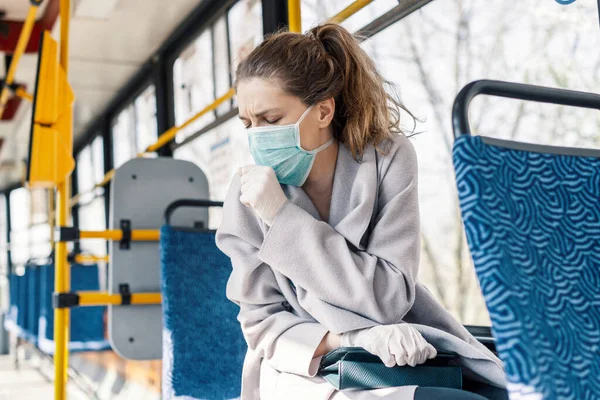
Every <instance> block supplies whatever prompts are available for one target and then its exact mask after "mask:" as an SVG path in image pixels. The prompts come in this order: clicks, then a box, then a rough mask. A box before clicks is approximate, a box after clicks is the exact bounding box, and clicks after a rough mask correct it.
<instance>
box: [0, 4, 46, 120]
mask: <svg viewBox="0 0 600 400" xmlns="http://www.w3.org/2000/svg"><path fill="white" fill-rule="evenodd" d="M38 7H39V4H31V5H30V6H29V11H28V12H27V17H26V18H25V23H24V24H23V28H22V29H21V34H20V35H19V40H18V41H17V46H16V47H15V52H14V53H13V58H12V61H11V62H10V67H8V72H7V73H6V79H5V80H4V87H3V88H2V92H1V93H0V118H1V117H2V114H4V107H6V102H7V101H8V95H9V89H8V85H11V84H12V83H13V82H14V80H15V74H16V73H17V65H19V60H20V59H21V56H22V55H23V53H25V49H26V48H27V43H29V38H30V37H31V31H32V30H33V25H34V24H35V15H36V14H37V9H38Z"/></svg>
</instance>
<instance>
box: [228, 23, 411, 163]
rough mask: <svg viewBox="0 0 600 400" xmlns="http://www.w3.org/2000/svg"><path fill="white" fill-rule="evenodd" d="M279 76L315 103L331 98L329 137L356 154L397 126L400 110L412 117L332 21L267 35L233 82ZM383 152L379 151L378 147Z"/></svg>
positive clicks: (355, 42)
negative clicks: (300, 29) (306, 28)
mask: <svg viewBox="0 0 600 400" xmlns="http://www.w3.org/2000/svg"><path fill="white" fill-rule="evenodd" d="M254 77H258V78H266V79H272V78H275V79H279V80H280V81H281V83H282V85H283V89H284V90H285V91H286V92H288V93H290V94H292V95H294V96H297V97H299V98H300V99H301V100H302V101H303V102H304V103H305V104H306V105H309V106H310V105H313V104H316V103H318V102H320V101H323V100H326V99H328V98H331V97H333V98H334V100H335V114H334V117H333V121H332V127H333V135H334V137H335V138H336V139H337V140H339V141H340V142H342V143H345V144H346V145H347V146H348V147H349V148H350V150H351V151H352V154H353V156H354V157H355V158H360V157H362V154H363V151H364V150H365V148H366V147H367V145H368V144H373V145H374V146H377V145H378V144H379V143H381V142H382V141H384V140H385V139H391V138H393V136H394V135H397V134H404V132H403V130H402V129H401V128H400V109H402V110H404V111H406V112H407V113H408V114H409V115H410V116H411V117H413V119H416V118H415V116H414V115H413V114H412V113H411V112H410V111H408V110H407V109H406V107H404V105H403V104H402V103H401V102H400V101H399V100H397V99H396V98H395V96H394V95H392V94H389V93H388V92H386V90H385V88H384V85H387V86H389V87H390V88H391V89H392V90H391V91H392V93H394V92H395V91H394V90H393V89H394V85H393V84H392V83H390V82H388V81H386V80H385V79H384V78H383V77H382V76H381V74H380V73H379V71H377V68H376V67H375V63H374V62H373V60H372V59H371V58H370V57H369V56H368V55H367V53H366V52H365V51H364V50H363V49H362V48H361V47H360V44H359V42H358V40H357V39H356V38H355V37H354V36H353V35H352V34H350V32H348V31H347V30H346V29H344V28H342V27H341V26H339V25H336V24H324V25H320V26H317V27H315V28H313V29H311V30H310V31H308V32H306V33H304V34H300V33H291V32H285V31H283V32H277V33H274V34H271V35H269V36H267V37H266V38H265V40H264V41H263V42H262V43H261V44H260V45H259V46H258V47H257V48H256V49H254V50H253V51H252V52H251V53H250V54H249V55H248V56H247V57H246V58H245V59H244V60H243V61H242V62H241V63H240V64H239V65H238V67H237V71H236V86H237V84H238V83H239V82H241V81H243V80H245V79H249V78H254ZM380 151H381V150H380Z"/></svg>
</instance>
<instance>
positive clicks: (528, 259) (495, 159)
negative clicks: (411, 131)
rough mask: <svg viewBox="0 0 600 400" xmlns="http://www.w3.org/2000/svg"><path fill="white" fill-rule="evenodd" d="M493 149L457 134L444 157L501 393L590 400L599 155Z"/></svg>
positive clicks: (598, 271)
mask: <svg viewBox="0 0 600 400" xmlns="http://www.w3.org/2000/svg"><path fill="white" fill-rule="evenodd" d="M495 143H496V145H491V144H488V143H486V140H484V139H483V138H482V137H472V136H462V137H460V138H458V139H457V140H456V142H455V145H454V154H453V158H454V166H455V170H456V180H457V185H458V192H459V198H460V206H461V210H462V216H463V221H464V225H465V229H466V234H467V239H468V243H469V248H470V250H471V255H472V257H473V261H474V264H475V270H476V272H477V276H478V278H479V282H480V285H481V289H482V292H483V295H484V297H485V301H486V304H487V307H488V310H489V312H490V318H491V321H492V332H493V334H494V336H495V338H496V346H497V350H498V354H499V356H500V358H501V359H502V360H503V361H504V363H505V369H506V373H507V378H508V381H509V390H510V391H511V392H512V393H519V394H526V393H527V394H536V393H537V394H540V395H541V396H542V397H541V398H544V399H557V398H560V399H591V398H599V396H600V379H598V377H600V154H599V157H591V156H589V157H587V156H586V157H583V156H575V155H560V154H555V153H559V152H560V151H552V152H548V151H547V150H548V149H551V148H546V150H544V152H538V151H527V150H523V149H521V150H515V149H511V148H507V147H504V146H502V145H498V141H496V142H495ZM520 147H521V148H524V147H523V146H520ZM525 147H527V146H525ZM554 149H555V150H556V148H554ZM599 153H600V152H599ZM515 398H517V397H515ZM534 398H538V397H534Z"/></svg>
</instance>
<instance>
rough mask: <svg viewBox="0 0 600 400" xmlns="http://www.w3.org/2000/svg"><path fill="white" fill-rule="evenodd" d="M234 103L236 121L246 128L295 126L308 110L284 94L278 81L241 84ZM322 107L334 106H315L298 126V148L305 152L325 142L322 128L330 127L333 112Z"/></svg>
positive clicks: (266, 80)
mask: <svg viewBox="0 0 600 400" xmlns="http://www.w3.org/2000/svg"><path fill="white" fill-rule="evenodd" d="M237 99H238V106H239V117H240V119H241V120H242V123H243V124H244V126H245V127H246V128H255V127H259V126H261V127H262V126H271V125H290V124H295V123H296V122H298V120H299V119H300V117H301V116H302V114H303V113H304V112H305V111H306V109H307V108H308V107H307V106H306V104H304V103H302V101H301V100H300V98H298V97H296V96H293V95H290V94H288V93H286V92H284V91H283V90H282V89H281V87H280V85H279V82H278V80H277V79H271V80H268V79H262V78H251V79H248V80H244V81H242V82H240V83H239V84H238V87H237ZM323 103H331V105H333V99H331V100H330V101H325V102H322V103H318V104H315V106H314V107H313V108H312V109H311V110H310V112H309V113H308V114H307V115H306V116H305V117H304V119H303V120H302V122H301V123H300V144H301V145H302V148H304V149H306V150H313V149H316V148H317V147H319V146H320V145H322V144H323V143H324V142H326V141H327V140H328V138H325V139H324V138H323V136H324V135H323V128H327V127H328V126H329V124H330V123H331V118H329V116H328V114H329V113H330V114H331V117H333V110H330V111H329V112H327V110H325V112H323ZM325 108H326V109H327V108H328V104H325ZM329 108H331V107H329Z"/></svg>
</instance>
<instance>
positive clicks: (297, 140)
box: [296, 106, 334, 154]
mask: <svg viewBox="0 0 600 400" xmlns="http://www.w3.org/2000/svg"><path fill="white" fill-rule="evenodd" d="M312 108H313V106H310V107H308V108H307V109H306V111H304V113H303V114H302V115H301V116H300V119H299V120H298V122H296V144H297V145H298V148H300V149H302V150H304V151H306V152H307V153H311V154H317V153H318V152H320V151H321V150H325V149H326V148H328V147H329V146H331V144H332V143H333V140H334V139H333V138H331V139H329V140H328V141H327V142H325V143H323V144H322V145H320V146H319V147H317V148H316V149H314V150H305V149H304V148H303V147H302V145H301V144H300V123H301V122H302V121H303V120H304V117H306V116H307V115H308V113H309V112H310V110H312Z"/></svg>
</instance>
